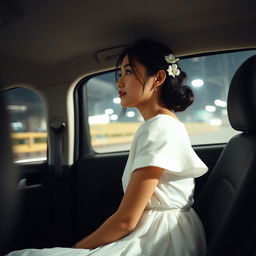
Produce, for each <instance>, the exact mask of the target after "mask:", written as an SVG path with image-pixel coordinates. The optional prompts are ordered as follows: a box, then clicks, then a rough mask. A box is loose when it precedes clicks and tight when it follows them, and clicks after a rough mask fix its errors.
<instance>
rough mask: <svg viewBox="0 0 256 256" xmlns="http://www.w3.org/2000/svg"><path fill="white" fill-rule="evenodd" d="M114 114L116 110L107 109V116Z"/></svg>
mask: <svg viewBox="0 0 256 256" xmlns="http://www.w3.org/2000/svg"><path fill="white" fill-rule="evenodd" d="M113 113H114V110H113V109H112V108H108V109H105V114H106V115H112V114H113Z"/></svg>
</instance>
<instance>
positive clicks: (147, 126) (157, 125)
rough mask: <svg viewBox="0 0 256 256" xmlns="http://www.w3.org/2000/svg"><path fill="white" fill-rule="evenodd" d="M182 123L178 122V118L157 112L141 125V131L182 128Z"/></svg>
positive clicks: (162, 130)
mask: <svg viewBox="0 0 256 256" xmlns="http://www.w3.org/2000/svg"><path fill="white" fill-rule="evenodd" d="M184 127H185V126H184V124H183V123H182V122H180V121H179V120H178V119H176V118H175V117H173V116H171V115H167V114H158V115H156V116H154V117H152V118H150V119H148V120H147V121H145V123H143V124H142V125H141V129H140V130H141V132H145V131H146V130H151V131H158V132H159V133H160V132H164V131H174V130H179V131H181V130H183V129H184Z"/></svg>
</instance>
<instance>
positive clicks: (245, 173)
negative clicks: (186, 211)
mask: <svg viewBox="0 0 256 256" xmlns="http://www.w3.org/2000/svg"><path fill="white" fill-rule="evenodd" d="M227 110H228V117H229V121H230V124H231V126H232V127H233V128H234V129H235V130H237V131H241V133H239V134H238V135H235V136H234V137H232V138H231V139H230V141H229V142H228V143H227V145H226V146H225V148H224V150H223V152H222V154H221V155H220V157H219V159H218V161H217V163H216V165H215V167H214V169H213V171H212V173H211V175H210V176H209V179H208V180H207V182H206V184H205V185H204V187H203V189H202V191H201V193H200V195H199V198H198V200H197V201H196V202H195V205H194V208H195V210H196V212H197V213H198V215H199V216H200V218H201V220H202V223H203V225H204V228H205V232H206V239H207V246H208V253H207V256H220V255H232V256H235V255H239V256H243V255H248V254H249V253H250V250H252V247H253V246H254V232H255V222H256V221H255V217H256V207H255V201H256V200H255V197H256V55H255V56H252V57H250V58H249V59H248V60H246V61H245V62H244V63H243V64H242V65H241V66H240V67H239V69H238V70H237V71H236V73H235V74H234V76H233V79H232V81H231V84H230V88H229V92H228V100H227Z"/></svg>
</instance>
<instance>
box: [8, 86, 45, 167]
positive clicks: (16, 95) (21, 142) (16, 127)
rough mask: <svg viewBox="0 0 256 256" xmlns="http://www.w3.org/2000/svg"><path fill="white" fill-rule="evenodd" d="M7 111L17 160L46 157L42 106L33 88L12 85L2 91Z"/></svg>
mask: <svg viewBox="0 0 256 256" xmlns="http://www.w3.org/2000/svg"><path fill="white" fill-rule="evenodd" d="M4 95H5V98H6V103H7V111H8V113H9V120H10V127H11V140H12V147H13V153H14V161H15V162H16V163H22V162H32V161H42V160H46V157H47V133H46V118H45V109H44V105H43V102H42V100H41V98H40V97H39V96H38V95H37V94H35V93H34V92H33V91H31V90H29V89H25V88H15V89H11V90H8V91H5V92H4Z"/></svg>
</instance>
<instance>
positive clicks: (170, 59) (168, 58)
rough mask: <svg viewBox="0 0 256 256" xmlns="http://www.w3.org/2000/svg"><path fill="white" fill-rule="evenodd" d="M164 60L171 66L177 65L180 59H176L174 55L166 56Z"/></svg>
mask: <svg viewBox="0 0 256 256" xmlns="http://www.w3.org/2000/svg"><path fill="white" fill-rule="evenodd" d="M164 58H165V60H166V62H167V63H170V64H175V63H176V62H177V61H178V60H179V58H176V57H175V56H174V55H173V54H169V55H166V56H165V57H164Z"/></svg>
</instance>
